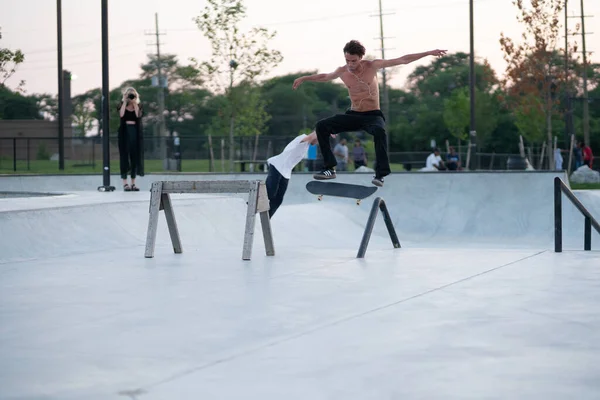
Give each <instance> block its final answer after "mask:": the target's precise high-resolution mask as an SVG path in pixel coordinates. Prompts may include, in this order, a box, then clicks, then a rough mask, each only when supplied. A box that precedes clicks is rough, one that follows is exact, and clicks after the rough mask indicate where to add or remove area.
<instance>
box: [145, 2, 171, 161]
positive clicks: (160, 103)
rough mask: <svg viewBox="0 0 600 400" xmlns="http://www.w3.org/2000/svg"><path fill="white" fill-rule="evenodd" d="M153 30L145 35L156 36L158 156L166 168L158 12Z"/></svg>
mask: <svg viewBox="0 0 600 400" xmlns="http://www.w3.org/2000/svg"><path fill="white" fill-rule="evenodd" d="M154 24H155V29H156V31H155V32H152V33H147V35H153V36H156V70H157V78H158V84H157V88H158V93H157V95H158V136H159V138H160V139H159V140H160V157H161V158H162V160H163V167H164V169H168V160H167V146H166V144H167V143H166V140H167V139H166V127H165V92H164V86H166V79H163V76H162V59H161V58H160V36H161V35H164V33H160V31H159V30H158V13H154Z"/></svg>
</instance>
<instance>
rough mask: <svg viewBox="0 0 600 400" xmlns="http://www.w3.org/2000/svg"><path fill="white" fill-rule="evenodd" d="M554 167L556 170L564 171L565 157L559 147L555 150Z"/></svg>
mask: <svg viewBox="0 0 600 400" xmlns="http://www.w3.org/2000/svg"><path fill="white" fill-rule="evenodd" d="M554 169H555V170H556V171H562V169H563V157H562V154H561V152H560V148H559V147H557V148H556V150H554Z"/></svg>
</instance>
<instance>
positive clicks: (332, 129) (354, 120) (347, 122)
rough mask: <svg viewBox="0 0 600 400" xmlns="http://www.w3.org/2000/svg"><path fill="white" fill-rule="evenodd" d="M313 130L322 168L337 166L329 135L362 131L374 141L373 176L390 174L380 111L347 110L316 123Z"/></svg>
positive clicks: (383, 119) (383, 121)
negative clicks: (371, 136) (316, 139)
mask: <svg viewBox="0 0 600 400" xmlns="http://www.w3.org/2000/svg"><path fill="white" fill-rule="evenodd" d="M315 130H316V132H317V138H318V139H319V148H320V149H321V154H322V155H323V167H324V168H333V167H335V166H336V165H337V162H336V161H335V157H334V155H333V151H331V143H330V142H329V137H330V136H329V135H334V134H338V133H342V132H352V131H360V130H363V131H365V132H367V133H368V134H370V135H373V138H374V141H375V159H376V160H375V161H376V162H375V175H376V176H377V177H384V176H386V175H389V174H390V161H389V159H388V154H387V136H386V133H385V118H384V116H383V113H382V112H381V111H380V110H373V111H365V112H359V111H352V110H348V111H346V113H345V114H336V115H334V116H332V117H329V118H325V119H322V120H320V121H318V122H317V125H316V128H315Z"/></svg>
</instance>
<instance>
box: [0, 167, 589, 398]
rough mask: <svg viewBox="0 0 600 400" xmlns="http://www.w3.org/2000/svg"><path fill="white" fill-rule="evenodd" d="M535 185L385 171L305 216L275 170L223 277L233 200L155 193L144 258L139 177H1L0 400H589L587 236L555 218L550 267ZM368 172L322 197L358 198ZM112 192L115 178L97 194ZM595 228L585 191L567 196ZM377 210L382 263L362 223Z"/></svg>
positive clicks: (238, 200) (302, 198)
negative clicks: (265, 215) (265, 223)
mask: <svg viewBox="0 0 600 400" xmlns="http://www.w3.org/2000/svg"><path fill="white" fill-rule="evenodd" d="M555 176H561V177H563V178H564V175H563V174H557V173H547V172H533V173H532V172H498V173H487V172H486V173H448V174H444V173H401V174H393V175H392V176H390V177H389V178H387V179H386V183H385V186H384V187H383V188H382V189H380V190H378V192H377V193H376V195H375V196H373V197H371V198H369V199H366V200H364V201H363V202H362V204H361V205H360V206H357V205H356V204H355V202H354V200H346V199H339V198H324V199H323V200H322V201H318V200H317V199H316V197H315V196H313V195H311V194H310V193H308V192H307V191H306V190H305V188H304V186H305V184H306V182H308V181H309V180H311V179H312V178H311V176H310V175H308V174H295V175H294V176H293V177H292V180H291V181H290V185H289V189H288V192H287V194H286V198H285V200H284V205H283V206H282V207H281V208H280V209H279V210H278V211H277V213H276V214H275V217H274V218H273V220H272V230H273V236H274V244H275V252H276V253H275V256H274V257H267V256H266V255H265V252H264V243H263V239H262V233H261V232H260V224H259V223H257V224H256V230H255V239H254V248H253V255H252V260H250V261H243V260H242V246H243V237H244V225H245V216H246V209H247V205H246V200H247V195H246V194H241V195H230V194H226V195H223V194H219V195H209V194H202V195H197V194H196V195H191V194H186V195H172V200H173V204H174V211H175V216H176V218H177V223H178V227H179V230H180V234H181V239H182V242H183V254H174V253H173V249H172V248H171V242H170V239H169V236H168V230H167V226H166V222H165V218H164V215H163V214H162V213H161V216H160V219H159V226H158V236H157V241H156V249H155V256H154V258H145V257H144V247H145V246H144V245H145V238H146V229H147V224H148V216H149V215H148V210H149V200H150V193H149V189H150V185H151V184H152V182H153V181H155V180H162V181H165V180H223V179H232V180H241V179H248V180H255V179H264V178H265V175H264V174H263V175H260V174H253V175H221V174H214V175H212V174H198V175H191V174H181V175H168V174H165V175H148V176H146V177H143V178H140V179H139V180H138V184H139V185H140V187H141V188H142V191H140V192H136V193H124V192H122V191H121V190H120V189H118V190H117V191H116V192H114V193H100V192H97V190H96V188H97V186H99V185H101V184H102V177H101V176H45V177H27V176H15V177H1V178H0V192H2V191H19V192H38V193H40V192H41V193H43V192H54V193H62V194H61V195H55V196H47V197H43V196H39V195H36V196H35V197H31V198H23V197H20V198H4V199H0V235H1V237H2V240H1V241H0V355H1V362H0V399H2V400H4V399H44V400H80V399H86V400H107V399H114V400H119V399H137V400H164V399H181V400H188V399H189V400H196V399H220V400H221V399H223V400H229V399H231V400H234V399H235V400H237V399H240V398H248V399H264V400H280V399H290V400H296V399H298V400H305V399H311V400H329V399H346V400H370V399H373V400H380V399H408V400H412V399H444V400H448V399H465V398H477V399H480V398H485V399H519V398H527V399H544V400H547V399H552V400H554V399H565V398H573V399H586V400H587V399H595V398H597V397H598V393H600V381H599V380H598V379H597V378H598V376H599V375H600V367H599V366H598V362H597V360H598V357H600V350H598V345H597V341H598V338H597V336H598V331H599V330H600V298H599V297H598V293H600V292H599V290H600V272H599V271H600V270H599V269H598V266H599V265H600V235H598V234H597V233H595V232H593V236H592V250H593V251H591V252H584V251H583V217H581V215H579V213H578V212H577V210H575V208H574V207H573V206H571V204H570V203H569V202H568V201H567V200H566V199H565V200H563V206H564V209H563V216H564V221H563V231H564V238H563V239H564V240H563V244H564V250H565V251H564V252H562V253H554V252H553V251H552V249H553V192H552V191H553V179H554V177H555ZM370 179H371V177H370V175H368V174H340V175H339V176H338V178H337V181H341V182H349V183H359V184H367V185H368V184H370V183H369V182H370ZM112 182H113V183H114V182H117V183H118V182H119V179H118V177H113V179H112ZM576 195H577V197H578V198H579V199H580V200H581V201H582V203H583V204H584V205H585V206H586V207H587V208H588V209H589V210H590V211H591V212H592V214H593V215H597V216H600V195H599V194H598V192H588V191H586V192H576ZM376 196H380V197H382V198H383V199H384V200H385V201H386V204H387V206H388V209H389V212H390V214H391V216H392V218H393V221H394V224H395V229H396V232H397V234H398V237H399V239H400V243H401V245H402V248H400V249H394V248H393V247H392V243H391V241H390V238H389V236H388V233H387V230H386V228H385V225H384V223H383V220H382V217H381V216H380V215H379V216H378V220H377V221H376V224H375V229H374V231H373V236H372V238H371V241H370V243H369V247H368V249H367V252H366V257H365V258H364V259H357V258H356V253H357V250H358V246H359V244H360V240H361V237H362V234H363V231H364V228H365V223H366V221H367V218H368V214H369V212H370V210H371V204H372V201H373V199H374V198H375V197H376Z"/></svg>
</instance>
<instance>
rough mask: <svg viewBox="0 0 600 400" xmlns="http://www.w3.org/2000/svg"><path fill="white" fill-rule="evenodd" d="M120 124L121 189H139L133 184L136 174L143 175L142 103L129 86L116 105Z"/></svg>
mask: <svg viewBox="0 0 600 400" xmlns="http://www.w3.org/2000/svg"><path fill="white" fill-rule="evenodd" d="M118 110H119V117H120V118H121V124H120V125H119V154H120V161H121V178H122V179H123V190H125V191H126V192H129V191H132V190H133V191H136V192H137V191H139V190H140V189H139V188H138V187H137V186H135V178H136V176H137V175H139V176H144V134H143V131H142V112H143V109H142V105H141V104H140V96H139V94H138V92H137V91H136V90H135V89H134V88H132V87H129V88H127V89H126V90H125V93H123V99H122V100H121V102H120V103H119V106H118ZM127 172H130V175H131V186H129V184H128V183H127Z"/></svg>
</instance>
